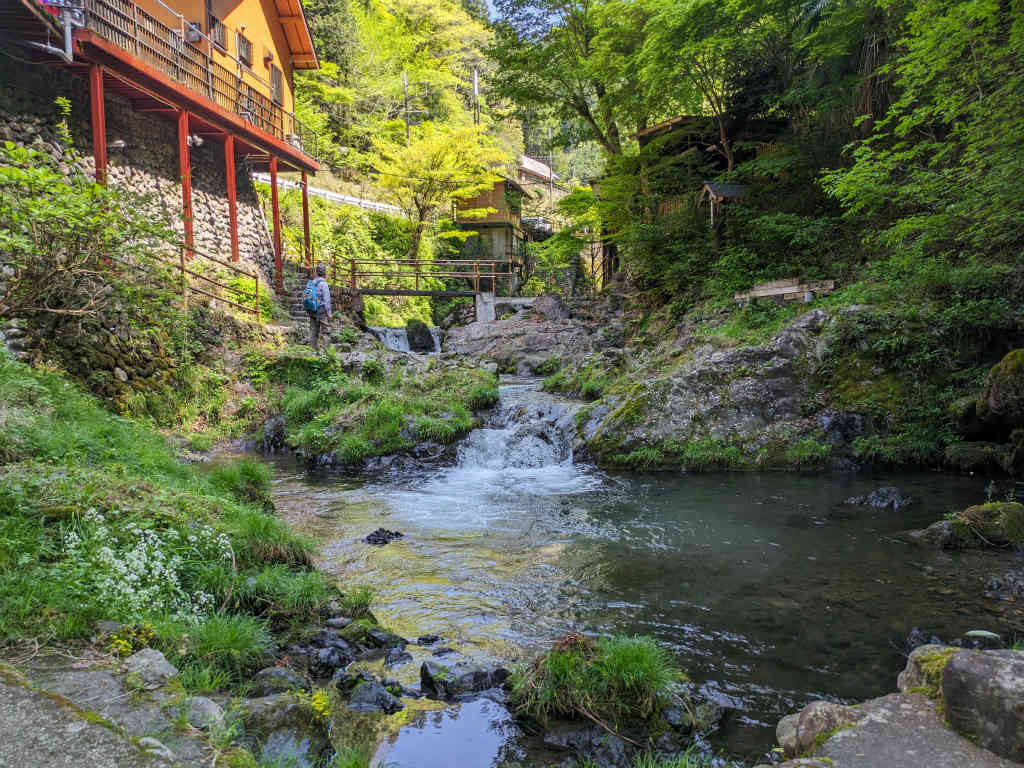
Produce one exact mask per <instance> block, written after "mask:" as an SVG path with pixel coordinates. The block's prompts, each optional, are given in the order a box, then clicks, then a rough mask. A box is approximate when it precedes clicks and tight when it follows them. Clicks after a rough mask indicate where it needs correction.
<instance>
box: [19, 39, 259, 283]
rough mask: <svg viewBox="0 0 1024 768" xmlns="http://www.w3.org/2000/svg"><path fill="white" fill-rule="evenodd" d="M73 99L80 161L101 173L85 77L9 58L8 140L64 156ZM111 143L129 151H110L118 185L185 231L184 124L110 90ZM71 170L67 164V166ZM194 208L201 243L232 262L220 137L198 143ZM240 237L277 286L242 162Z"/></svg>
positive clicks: (252, 262)
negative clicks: (65, 107)
mask: <svg viewBox="0 0 1024 768" xmlns="http://www.w3.org/2000/svg"><path fill="white" fill-rule="evenodd" d="M60 96H62V97H65V98H67V99H69V100H70V102H71V118H70V120H69V127H70V129H71V135H72V140H73V143H74V147H75V150H76V152H77V154H78V158H79V159H78V161H77V163H78V165H79V166H80V167H81V168H82V169H84V170H86V171H87V172H89V173H90V174H91V173H92V172H93V171H94V170H95V166H94V164H93V156H92V129H91V126H90V110H89V88H88V82H87V81H86V80H85V78H82V77H79V76H77V75H75V74H72V73H70V72H68V71H67V70H65V69H61V68H59V67H45V66H28V65H23V64H20V63H17V62H15V61H13V60H12V59H4V60H3V66H0V141H4V140H6V141H13V142H15V143H19V144H26V145H29V146H33V145H34V146H35V147H36V148H38V149H42V150H44V151H47V152H49V153H50V154H53V155H55V156H58V157H60V156H61V155H62V154H63V153H62V151H61V149H60V144H59V141H58V139H57V133H56V125H57V123H58V121H59V120H60V113H59V110H58V109H57V107H56V106H55V103H54V100H55V99H56V98H57V97H60ZM105 109H106V116H107V141H108V142H114V141H117V140H121V141H124V142H125V145H126V146H125V149H124V150H123V151H119V150H109V151H108V171H109V179H110V182H111V183H112V184H115V185H118V186H123V187H126V188H130V189H132V190H133V191H134V192H136V193H139V194H142V195H146V196H147V197H148V198H149V202H148V209H147V213H149V214H150V215H152V216H154V217H158V218H160V219H162V220H164V221H166V222H167V223H169V224H170V225H171V226H173V227H174V228H175V229H176V230H177V231H178V232H182V231H183V216H182V205H181V184H180V177H179V172H178V149H177V148H178V138H177V122H176V120H173V119H168V118H167V116H157V115H152V114H146V113H142V112H137V111H135V110H133V109H132V107H131V105H130V104H129V102H128V101H127V100H125V99H123V98H121V97H120V96H118V95H117V94H114V93H110V92H109V90H108V92H107V94H106V98H105ZM65 167H66V166H65ZM191 168H192V206H193V223H194V232H195V245H196V248H197V249H198V250H200V251H202V252H204V253H208V254H210V255H211V256H215V257H217V258H220V259H223V260H225V261H227V260H229V259H230V257H231V235H230V225H229V219H228V201H227V182H226V178H227V177H226V172H225V167H224V147H223V145H222V144H221V143H220V142H218V141H214V140H212V139H207V140H206V141H204V143H203V145H202V146H199V147H192V150H191ZM236 171H237V173H236V175H237V179H236V189H237V200H238V241H239V256H240V259H241V262H242V264H241V265H242V266H243V268H244V267H248V268H250V269H251V268H252V267H253V266H257V267H258V268H259V269H260V271H261V274H262V277H263V279H264V281H265V284H266V285H267V286H270V285H272V281H271V279H270V278H271V277H272V274H273V267H274V248H273V240H272V239H271V236H270V233H269V231H268V229H267V222H266V218H265V217H264V215H263V211H262V209H261V207H260V202H259V198H258V196H257V194H256V190H255V188H254V187H253V184H252V180H251V179H250V178H249V172H248V168H246V167H245V164H244V163H242V162H238V163H236Z"/></svg>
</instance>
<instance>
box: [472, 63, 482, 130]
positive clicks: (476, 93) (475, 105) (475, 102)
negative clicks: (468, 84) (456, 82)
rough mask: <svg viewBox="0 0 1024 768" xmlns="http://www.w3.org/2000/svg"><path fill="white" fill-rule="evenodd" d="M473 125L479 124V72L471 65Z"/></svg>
mask: <svg viewBox="0 0 1024 768" xmlns="http://www.w3.org/2000/svg"><path fill="white" fill-rule="evenodd" d="M473 125H480V73H479V72H478V71H477V68H476V67H473Z"/></svg>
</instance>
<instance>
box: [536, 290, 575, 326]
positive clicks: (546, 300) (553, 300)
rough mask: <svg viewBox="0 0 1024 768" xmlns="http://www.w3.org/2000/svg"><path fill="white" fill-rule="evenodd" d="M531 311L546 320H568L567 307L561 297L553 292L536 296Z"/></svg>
mask: <svg viewBox="0 0 1024 768" xmlns="http://www.w3.org/2000/svg"><path fill="white" fill-rule="evenodd" d="M533 311H534V312H536V313H537V314H538V315H541V316H542V317H544V318H545V319H547V320H568V319H569V308H568V307H567V306H565V302H564V301H562V297H561V296H558V295H556V294H553V293H546V294H544V295H543V296H538V297H537V299H536V300H535V301H534V302H533Z"/></svg>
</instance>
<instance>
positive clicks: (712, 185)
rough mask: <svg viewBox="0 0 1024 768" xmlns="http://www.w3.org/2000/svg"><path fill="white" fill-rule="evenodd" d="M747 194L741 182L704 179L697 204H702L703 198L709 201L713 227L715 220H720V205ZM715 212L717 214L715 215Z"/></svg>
mask: <svg viewBox="0 0 1024 768" xmlns="http://www.w3.org/2000/svg"><path fill="white" fill-rule="evenodd" d="M746 196H747V188H746V187H745V186H743V185H742V184H725V183H722V182H719V181H705V182H704V188H703V189H702V190H701V192H700V198H699V199H698V201H697V205H703V204H704V201H705V200H708V201H710V203H711V226H712V228H714V226H715V222H716V221H721V218H722V206H723V205H725V204H726V203H728V202H729V201H731V200H739V199H740V198H743V197H746ZM716 214H717V215H716Z"/></svg>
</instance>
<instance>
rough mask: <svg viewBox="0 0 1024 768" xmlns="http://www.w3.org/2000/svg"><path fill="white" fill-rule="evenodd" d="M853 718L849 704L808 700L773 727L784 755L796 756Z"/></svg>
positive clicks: (853, 713)
mask: <svg viewBox="0 0 1024 768" xmlns="http://www.w3.org/2000/svg"><path fill="white" fill-rule="evenodd" d="M856 720H857V715H856V712H855V711H854V710H852V709H851V708H850V707H847V706H844V705H842V704H836V703H834V702H831V701H812V702H811V703H810V704H808V705H807V706H806V707H804V708H803V709H802V710H800V712H799V713H798V714H796V715H790V716H789V717H785V718H783V719H782V720H781V721H780V722H779V725H778V726H777V727H776V729H775V736H776V738H777V739H778V740H779V745H780V746H781V747H782V749H783V751H784V752H785V754H786V757H796V756H798V755H802V754H805V753H807V752H810V751H812V750H813V749H814V747H815V746H817V744H818V743H819V742H820V741H822V740H823V739H824V738H825V737H827V735H829V734H830V733H831V732H834V731H836V730H837V729H839V728H844V727H846V726H848V725H850V724H851V723H853V722H855V721H856Z"/></svg>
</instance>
